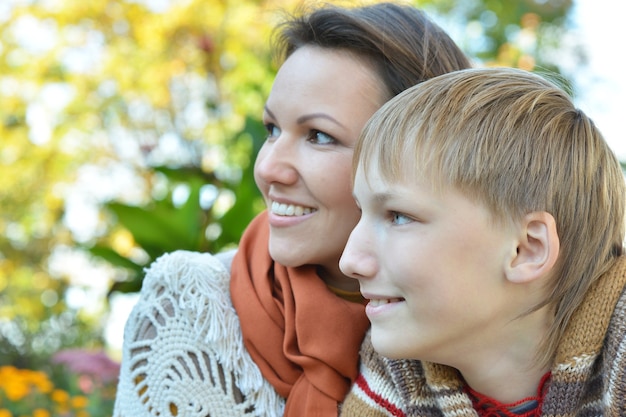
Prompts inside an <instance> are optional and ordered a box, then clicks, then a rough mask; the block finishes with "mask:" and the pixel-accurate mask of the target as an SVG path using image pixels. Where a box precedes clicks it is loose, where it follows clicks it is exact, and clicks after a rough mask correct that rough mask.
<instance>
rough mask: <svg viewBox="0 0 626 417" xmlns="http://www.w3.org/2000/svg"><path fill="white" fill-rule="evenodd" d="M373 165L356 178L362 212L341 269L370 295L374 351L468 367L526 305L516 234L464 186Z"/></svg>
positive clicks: (391, 355) (356, 195) (368, 307)
mask: <svg viewBox="0 0 626 417" xmlns="http://www.w3.org/2000/svg"><path fill="white" fill-rule="evenodd" d="M371 167H372V168H371V169H370V171H369V172H368V173H367V176H365V175H364V174H365V173H364V172H363V170H362V169H361V168H359V169H358V171H357V174H356V177H355V183H354V196H355V198H356V200H357V203H358V205H359V206H360V208H361V210H362V216H361V219H360V221H359V223H358V224H357V226H356V228H355V229H354V231H353V232H352V234H351V235H350V239H349V241H348V244H347V246H346V248H345V251H344V253H343V256H342V258H341V262H340V267H341V269H342V271H343V272H344V273H345V274H346V275H348V276H352V277H354V278H357V279H358V280H359V283H360V288H361V292H362V293H363V295H364V297H365V298H367V299H369V300H370V302H369V304H368V305H367V307H366V313H367V316H368V317H369V319H370V321H371V323H372V343H373V345H374V348H375V349H376V350H377V351H378V352H379V353H381V354H382V355H384V356H388V357H392V358H415V359H421V360H427V361H433V362H438V363H443V364H448V365H450V366H455V367H463V364H462V363H460V361H467V362H468V363H471V361H472V360H473V359H472V358H473V356H474V355H473V354H472V352H479V351H484V349H485V348H486V347H489V346H490V344H492V345H494V346H495V345H497V344H498V342H499V341H498V340H497V337H498V335H502V332H501V331H502V330H503V329H505V328H506V327H507V326H508V325H509V323H511V321H513V319H514V318H516V317H517V316H518V315H519V314H521V313H522V312H523V311H524V310H523V308H522V306H521V304H522V303H521V301H518V300H517V298H519V297H514V296H513V295H512V294H514V295H519V294H520V293H519V291H510V286H511V285H514V284H512V283H510V282H509V281H507V279H506V277H505V274H504V271H505V266H506V264H507V263H510V262H512V259H513V258H514V256H515V255H514V254H515V251H516V245H517V240H516V232H515V230H514V228H513V227H511V226H505V225H501V224H497V223H495V222H494V221H493V220H492V217H491V216H490V213H489V211H488V210H487V208H486V207H484V206H483V205H481V204H478V203H475V202H473V201H472V200H470V199H468V198H466V197H465V196H464V195H463V194H461V193H460V192H458V191H456V190H454V189H447V190H445V191H442V192H438V193H435V192H433V190H432V188H431V187H430V186H428V185H427V184H428V182H427V181H423V180H417V181H415V180H414V178H412V177H414V176H410V175H406V178H410V180H407V181H406V182H405V183H389V182H385V181H383V179H382V178H381V177H380V175H378V173H377V171H376V162H374V163H373V164H372V165H371ZM474 359H475V358H474ZM466 365H467V364H466Z"/></svg>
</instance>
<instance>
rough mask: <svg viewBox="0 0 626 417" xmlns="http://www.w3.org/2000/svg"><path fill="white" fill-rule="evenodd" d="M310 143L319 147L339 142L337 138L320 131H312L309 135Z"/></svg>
mask: <svg viewBox="0 0 626 417" xmlns="http://www.w3.org/2000/svg"><path fill="white" fill-rule="evenodd" d="M309 141H310V142H313V143H316V144H318V145H327V144H330V143H335V142H337V141H336V140H335V138H333V137H332V136H330V135H327V134H326V133H324V132H321V131H319V130H312V131H311V132H310V133H309Z"/></svg>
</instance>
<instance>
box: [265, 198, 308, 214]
mask: <svg viewBox="0 0 626 417" xmlns="http://www.w3.org/2000/svg"><path fill="white" fill-rule="evenodd" d="M271 211H272V213H274V214H278V215H279V216H303V215H305V214H310V213H312V212H314V211H315V210H314V209H312V208H310V207H302V206H296V205H294V204H281V203H277V202H276V201H273V202H272V207H271Z"/></svg>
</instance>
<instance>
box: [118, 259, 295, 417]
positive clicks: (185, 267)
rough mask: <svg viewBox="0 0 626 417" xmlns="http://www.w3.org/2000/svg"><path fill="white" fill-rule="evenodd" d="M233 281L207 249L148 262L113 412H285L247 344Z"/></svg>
mask: <svg viewBox="0 0 626 417" xmlns="http://www.w3.org/2000/svg"><path fill="white" fill-rule="evenodd" d="M227 262H228V263H229V262H230V259H228V261H227ZM229 281H230V273H229V270H228V268H227V266H226V265H225V264H224V263H223V262H222V261H220V259H218V257H216V256H212V255H210V254H202V253H195V252H186V251H177V252H173V253H171V254H166V255H164V256H162V257H161V258H159V259H158V260H156V261H155V262H154V264H152V265H151V267H150V268H149V269H148V270H147V271H146V276H145V278H144V283H143V287H142V290H141V295H140V299H139V302H138V303H137V305H136V306H135V307H134V309H133V311H132V313H131V315H130V317H129V319H128V321H127V323H126V327H125V330H124V346H123V359H122V369H121V372H120V381H119V384H118V394H117V398H116V402H115V409H114V414H113V416H114V417H156V416H160V417H166V416H168V417H169V416H180V417H209V416H210V417H226V416H228V417H237V416H246V417H257V416H258V417H261V416H263V417H271V416H281V415H282V414H283V408H284V400H283V399H282V398H281V397H280V396H278V394H276V392H275V391H274V389H273V387H272V386H271V385H270V384H269V383H268V382H267V381H266V380H265V379H264V378H263V377H262V375H261V372H260V371H259V369H258V368H257V366H256V364H255V363H254V362H253V361H252V359H251V358H250V356H249V354H248V353H247V351H246V349H245V348H244V345H243V340H242V336H241V330H240V326H239V319H238V318H237V314H236V312H235V310H234V308H233V306H232V302H231V300H230V292H229Z"/></svg>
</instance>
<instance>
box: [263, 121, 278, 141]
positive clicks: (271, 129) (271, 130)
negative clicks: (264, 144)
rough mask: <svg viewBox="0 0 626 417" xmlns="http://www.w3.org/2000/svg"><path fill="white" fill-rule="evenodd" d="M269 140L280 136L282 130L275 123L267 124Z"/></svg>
mask: <svg viewBox="0 0 626 417" xmlns="http://www.w3.org/2000/svg"><path fill="white" fill-rule="evenodd" d="M265 130H266V131H267V139H272V138H277V137H278V136H280V129H279V128H278V126H276V125H275V124H274V123H266V124H265Z"/></svg>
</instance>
